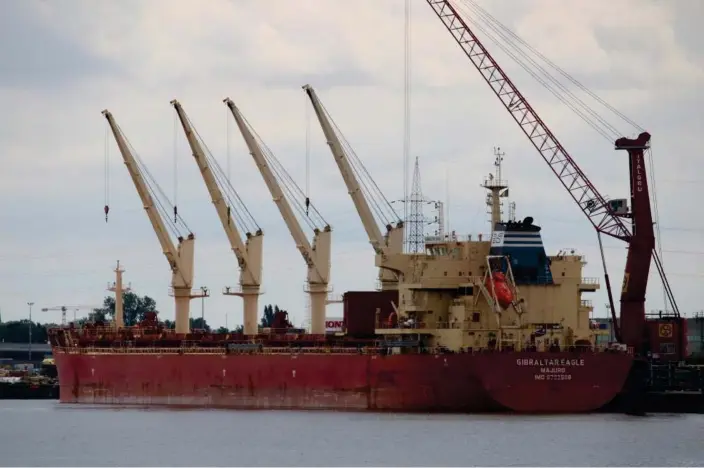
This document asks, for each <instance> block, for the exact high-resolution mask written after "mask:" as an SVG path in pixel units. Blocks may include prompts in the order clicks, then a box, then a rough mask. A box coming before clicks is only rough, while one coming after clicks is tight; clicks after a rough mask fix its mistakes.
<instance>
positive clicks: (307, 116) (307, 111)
mask: <svg viewBox="0 0 704 468" xmlns="http://www.w3.org/2000/svg"><path fill="white" fill-rule="evenodd" d="M303 108H304V109H305V110H304V112H305V119H306V193H305V196H306V216H308V211H309V209H310V106H309V105H308V95H306V94H304V95H303Z"/></svg>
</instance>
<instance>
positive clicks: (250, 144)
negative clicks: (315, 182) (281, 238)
mask: <svg viewBox="0 0 704 468" xmlns="http://www.w3.org/2000/svg"><path fill="white" fill-rule="evenodd" d="M224 102H225V105H227V107H228V108H229V109H230V112H231V113H232V116H233V117H234V118H235V121H236V122H237V127H238V128H239V130H240V132H241V133H242V137H243V138H244V141H245V143H246V144H247V148H248V149H249V152H250V154H251V155H252V158H254V162H255V163H256V165H257V168H258V169H259V172H260V173H261V175H262V178H263V179H264V182H265V183H266V186H267V188H268V189H269V192H271V196H272V198H273V200H274V203H275V204H276V207H277V208H278V209H279V212H280V213H281V217H282V218H283V219H284V222H285V223H286V226H287V227H288V229H289V231H290V232H291V236H292V237H293V240H294V242H295V243H296V247H297V248H298V250H299V251H300V252H301V255H302V256H303V260H304V261H305V263H306V266H307V268H308V275H307V291H306V292H308V294H309V295H310V308H311V333H313V334H316V335H317V334H324V333H325V306H326V302H327V298H328V284H329V281H330V248H331V237H332V229H331V228H330V225H329V224H328V223H327V222H326V221H325V220H324V219H323V217H322V216H321V215H320V213H318V211H317V210H316V209H315V207H314V206H313V205H312V204H310V203H309V200H307V201H306V208H305V210H306V211H307V214H306V215H304V216H302V218H303V219H304V220H305V221H306V222H307V223H308V224H309V226H310V227H312V228H313V233H314V237H313V242H312V244H311V242H309V240H308V238H307V237H306V235H305V233H304V232H303V229H302V228H301V223H300V221H299V220H298V219H297V217H296V215H295V213H294V211H293V208H292V207H291V202H290V200H289V198H288V197H287V196H286V195H285V193H284V190H283V188H286V189H287V191H288V193H289V196H291V195H293V193H292V192H293V190H296V191H298V192H300V189H298V186H296V184H295V182H293V180H292V179H290V176H288V174H287V173H286V171H285V169H284V168H283V166H281V164H280V163H279V162H278V161H277V160H276V158H275V156H274V155H273V154H272V153H271V151H270V150H269V149H268V148H267V147H266V145H265V144H263V142H261V139H260V138H259V137H258V136H257V135H256V133H255V132H254V130H253V129H252V128H251V126H250V125H249V123H248V122H247V120H246V119H245V118H244V116H243V115H242V113H241V112H240V110H239V109H238V108H237V106H236V105H235V103H234V102H232V100H230V99H229V98H226V99H224ZM277 176H278V177H277ZM286 179H288V180H286ZM282 185H283V186H284V187H282ZM314 219H315V221H314Z"/></svg>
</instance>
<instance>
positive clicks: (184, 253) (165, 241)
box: [102, 109, 207, 334]
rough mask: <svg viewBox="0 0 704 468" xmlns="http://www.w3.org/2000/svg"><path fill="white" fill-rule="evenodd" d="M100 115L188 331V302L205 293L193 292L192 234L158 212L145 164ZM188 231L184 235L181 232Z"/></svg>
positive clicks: (180, 326)
mask: <svg viewBox="0 0 704 468" xmlns="http://www.w3.org/2000/svg"><path fill="white" fill-rule="evenodd" d="M102 114H103V116H105V118H106V119H107V121H108V124H109V125H110V129H111V130H112V134H113V136H114V137H115V142H116V143H117V146H118V148H119V150H120V153H121V154H122V158H123V160H124V162H125V166H127V171H128V172H129V174H130V177H131V178H132V182H133V183H134V186H135V188H136V189H137V193H138V195H139V198H140V199H141V201H142V204H143V205H144V210H145V211H146V213H147V217H148V218H149V221H150V222H151V224H152V228H153V229H154V233H155V234H156V237H157V239H158V240H159V244H160V245H161V249H162V252H163V253H164V256H165V257H166V260H167V261H168V262H169V268H170V269H171V288H172V294H173V296H174V301H175V306H176V313H175V315H176V327H175V328H176V330H175V331H176V333H180V334H186V333H189V331H190V322H189V320H190V301H191V299H193V298H196V297H203V296H204V295H207V293H205V292H201V291H193V289H192V287H193V260H194V258H193V257H194V248H195V245H194V244H195V236H194V235H193V233H192V232H190V230H189V229H188V226H186V223H185V222H184V221H183V219H182V218H181V217H180V216H178V215H176V216H175V219H174V221H173V222H172V221H171V218H169V216H167V215H164V214H162V213H160V212H159V211H160V210H161V211H164V212H165V209H164V207H163V204H162V202H161V201H159V203H158V204H157V203H155V201H154V197H152V194H151V192H152V191H153V190H154V189H152V184H153V185H154V186H156V187H157V189H158V185H157V184H156V181H154V180H153V178H152V177H151V176H150V175H149V172H148V170H147V169H146V167H145V166H144V164H139V162H140V161H139V160H138V157H137V155H136V153H134V152H133V150H132V149H131V145H130V144H129V142H128V141H127V139H126V138H125V136H124V134H123V133H122V130H121V129H120V127H119V126H118V125H117V123H116V122H115V119H114V117H113V116H112V113H110V111H108V110H107V109H106V110H104V111H103V112H102ZM143 173H146V174H147V175H148V176H149V178H150V179H151V182H152V184H148V183H147V181H145V178H144V175H143ZM165 219H166V220H168V221H169V226H170V227H171V232H173V233H175V234H176V235H177V239H178V246H176V245H174V242H173V240H172V238H171V234H170V231H169V230H167V225H166V223H165V221H164V220H165ZM184 228H185V231H187V234H186V235H185V236H184V235H183V234H181V233H182V232H184Z"/></svg>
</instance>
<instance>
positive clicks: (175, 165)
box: [174, 113, 178, 223]
mask: <svg viewBox="0 0 704 468" xmlns="http://www.w3.org/2000/svg"><path fill="white" fill-rule="evenodd" d="M177 133H178V116H177V115H176V114H175V113H174V223H177V222H178V158H177V154H178V151H177V148H178V146H177V137H176V134H177Z"/></svg>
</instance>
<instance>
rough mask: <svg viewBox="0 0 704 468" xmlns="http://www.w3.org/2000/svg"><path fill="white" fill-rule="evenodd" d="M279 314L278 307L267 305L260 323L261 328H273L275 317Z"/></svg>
mask: <svg viewBox="0 0 704 468" xmlns="http://www.w3.org/2000/svg"><path fill="white" fill-rule="evenodd" d="M277 312H279V306H277V305H273V306H272V305H271V304H269V305H265V306H264V315H263V316H262V320H261V323H260V326H261V327H262V328H268V327H271V324H272V323H274V315H275V314H276V313H277Z"/></svg>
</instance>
